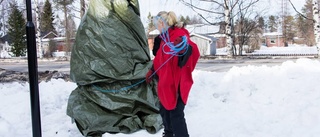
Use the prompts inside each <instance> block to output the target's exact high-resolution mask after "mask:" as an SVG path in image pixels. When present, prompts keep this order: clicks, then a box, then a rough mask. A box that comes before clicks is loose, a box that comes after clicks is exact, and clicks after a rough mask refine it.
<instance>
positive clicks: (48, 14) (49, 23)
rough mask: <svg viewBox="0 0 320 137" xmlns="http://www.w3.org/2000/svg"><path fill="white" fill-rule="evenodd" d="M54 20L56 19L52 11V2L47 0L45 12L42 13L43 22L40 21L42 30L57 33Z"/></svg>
mask: <svg viewBox="0 0 320 137" xmlns="http://www.w3.org/2000/svg"><path fill="white" fill-rule="evenodd" d="M53 20H54V15H53V12H52V7H51V3H50V2H49V0H46V2H45V4H44V7H43V12H42V14H41V23H40V28H41V32H50V31H53V32H55V33H56V30H55V28H54V26H53Z"/></svg>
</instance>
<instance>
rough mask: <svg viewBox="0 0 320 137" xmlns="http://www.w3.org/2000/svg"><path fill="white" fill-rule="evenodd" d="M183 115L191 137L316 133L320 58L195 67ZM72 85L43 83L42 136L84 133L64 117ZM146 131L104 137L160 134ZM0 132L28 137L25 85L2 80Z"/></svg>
mask: <svg viewBox="0 0 320 137" xmlns="http://www.w3.org/2000/svg"><path fill="white" fill-rule="evenodd" d="M193 76H194V86H193V88H192V91H191V94H190V98H189V101H188V105H187V106H186V110H185V112H186V119H187V124H188V128H189V134H190V136H191V137H318V136H319V135H320V84H319V82H320V62H319V61H316V60H311V59H298V60H297V61H296V62H292V61H287V62H284V63H283V64H281V65H279V66H273V67H267V66H259V67H258V66H245V67H233V68H231V69H230V70H228V71H227V72H219V73H217V72H206V71H199V70H195V71H194V73H193ZM75 87H76V84H74V83H71V82H65V81H64V80H62V79H58V80H51V81H49V82H41V83H40V84H39V88H40V102H41V121H42V136H43V137H82V135H81V134H80V133H79V132H78V129H77V128H76V125H75V124H72V123H71V119H70V118H69V117H68V116H67V115H66V107H67V100H68V97H69V94H70V93H71V91H72V90H73V89H74V88H75ZM161 133H162V131H159V132H158V133H157V134H153V135H152V134H148V133H147V132H146V131H145V130H141V131H138V132H136V133H133V134H129V135H126V134H115V135H112V134H108V133H106V134H104V135H103V137H160V136H161ZM0 136H1V137H31V136H32V128H31V114H30V95H29V85H28V83H5V84H4V83H0Z"/></svg>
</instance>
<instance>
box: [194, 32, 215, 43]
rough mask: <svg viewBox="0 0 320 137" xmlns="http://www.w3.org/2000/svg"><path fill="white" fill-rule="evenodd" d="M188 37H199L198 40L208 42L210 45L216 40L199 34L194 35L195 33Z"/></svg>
mask: <svg viewBox="0 0 320 137" xmlns="http://www.w3.org/2000/svg"><path fill="white" fill-rule="evenodd" d="M190 36H191V37H192V36H196V37H199V38H202V39H204V40H208V41H210V43H212V42H213V41H217V38H214V37H212V36H206V35H201V34H196V33H191V34H190Z"/></svg>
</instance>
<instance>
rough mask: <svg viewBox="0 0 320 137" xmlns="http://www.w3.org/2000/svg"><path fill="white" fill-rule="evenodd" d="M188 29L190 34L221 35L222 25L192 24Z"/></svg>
mask: <svg viewBox="0 0 320 137" xmlns="http://www.w3.org/2000/svg"><path fill="white" fill-rule="evenodd" d="M186 29H187V30H188V31H189V32H190V33H197V34H204V35H207V34H216V33H219V30H220V25H208V24H192V25H187V26H186Z"/></svg>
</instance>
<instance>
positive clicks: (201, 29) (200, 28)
mask: <svg viewBox="0 0 320 137" xmlns="http://www.w3.org/2000/svg"><path fill="white" fill-rule="evenodd" d="M186 29H187V30H188V31H189V32H190V33H194V34H199V35H202V36H208V37H210V38H212V37H213V38H215V41H216V43H215V44H216V46H215V47H216V48H223V47H226V43H227V42H226V35H225V34H223V31H224V30H223V29H224V27H223V25H221V24H217V25H208V24H193V25H187V26H186Z"/></svg>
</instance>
